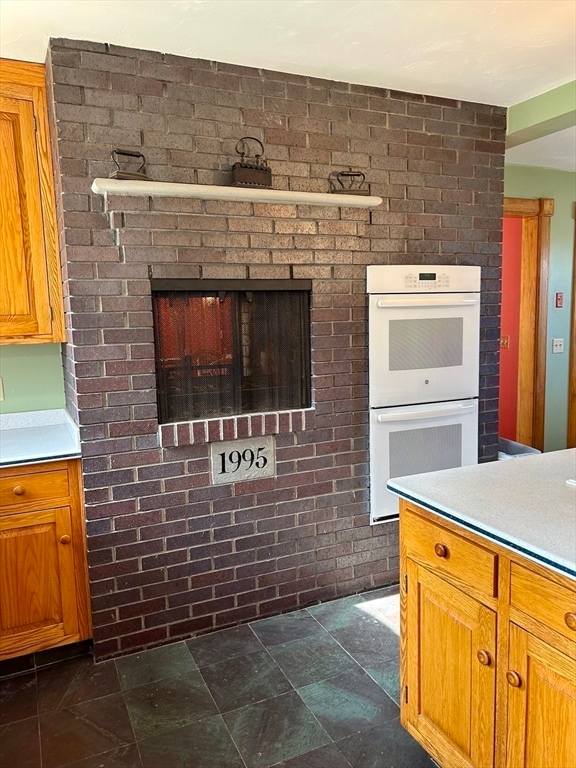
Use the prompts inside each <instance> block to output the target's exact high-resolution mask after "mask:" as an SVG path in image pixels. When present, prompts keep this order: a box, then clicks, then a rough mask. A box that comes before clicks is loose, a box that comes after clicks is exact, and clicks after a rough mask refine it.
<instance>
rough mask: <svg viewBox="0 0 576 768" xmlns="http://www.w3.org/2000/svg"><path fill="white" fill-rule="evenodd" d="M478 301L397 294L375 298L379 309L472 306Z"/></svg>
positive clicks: (475, 299) (478, 300)
mask: <svg viewBox="0 0 576 768" xmlns="http://www.w3.org/2000/svg"><path fill="white" fill-rule="evenodd" d="M479 303H480V299H477V298H474V299H472V298H470V299H450V298H448V297H447V296H446V297H442V298H439V297H433V296H426V298H424V297H422V298H420V297H419V296H418V297H411V296H403V297H402V298H398V297H397V296H393V297H392V296H391V297H390V298H383V299H377V301H376V306H377V307H379V308H381V309H390V308H392V307H399V308H400V309H404V308H411V307H473V306H476V305H477V304H479Z"/></svg>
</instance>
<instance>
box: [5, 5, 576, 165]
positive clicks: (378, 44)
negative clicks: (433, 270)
mask: <svg viewBox="0 0 576 768" xmlns="http://www.w3.org/2000/svg"><path fill="white" fill-rule="evenodd" d="M50 37H69V38H73V39H81V40H94V41H98V42H107V43H115V44H119V45H125V46H129V47H134V48H146V49H151V50H156V51H162V52H168V53H176V54H181V55H184V56H190V57H193V58H204V59H213V60H216V61H224V62H230V63H234V64H243V65H247V66H253V67H260V68H265V69H275V70H280V71H284V72H292V73H297V74H303V75H310V76H316V77H322V78H328V79H333V80H341V81H345V82H354V83H362V84H365V85H376V86H380V87H384V88H393V89H396V90H404V91H411V92H415V93H424V94H432V95H436V96H445V97H448V98H453V99H462V100H465V101H476V102H483V103H487V104H497V105H500V106H511V105H513V104H517V103H518V102H521V101H524V100H526V99H529V98H531V97H533V96H536V95H539V94H541V93H544V92H546V91H549V90H551V89H552V88H555V87H557V86H559V85H563V84H564V83H567V82H571V81H572V80H574V79H575V78H576V3H575V2H574V0H0V55H2V56H3V57H6V58H15V59H22V60H25V61H44V58H45V54H46V48H47V45H48V40H49V38H50ZM561 134H565V135H564V136H562V135H561ZM569 134H570V130H569V131H568V132H566V131H562V132H558V133H557V134H553V135H552V137H546V139H539V140H537V141H533V142H530V143H529V144H525V145H521V146H519V147H514V148H513V149H512V150H509V152H510V153H513V155H512V154H511V155H510V161H511V162H514V163H517V162H518V163H521V164H528V165H545V166H546V167H559V165H560V167H562V168H563V169H566V170H575V167H574V166H575V165H576V157H575V156H576V136H575V132H574V131H572V133H571V134H570V135H569ZM562 139H564V141H561V140H562ZM550 142H551V144H552V146H551V149H552V154H553V155H554V156H555V157H554V158H551V159H550V160H548V159H547V157H548V155H549V154H550ZM529 147H530V150H529V151H528V153H527V155H526V153H524V154H523V151H522V150H523V148H524V149H526V148H529ZM512 158H514V159H512ZM526 158H528V162H525V161H526ZM547 163H556V164H555V165H548V164H547Z"/></svg>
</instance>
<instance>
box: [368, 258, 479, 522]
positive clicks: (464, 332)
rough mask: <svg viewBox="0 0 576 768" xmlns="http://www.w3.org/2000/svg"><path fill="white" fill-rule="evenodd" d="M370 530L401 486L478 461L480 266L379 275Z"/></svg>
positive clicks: (391, 269) (374, 287)
mask: <svg viewBox="0 0 576 768" xmlns="http://www.w3.org/2000/svg"><path fill="white" fill-rule="evenodd" d="M367 290H368V300H369V309H368V362H369V406H370V522H371V523H380V522H385V521H387V520H392V519H395V518H397V517H398V498H397V496H395V495H393V494H392V493H390V492H389V491H388V490H387V488H386V484H387V482H388V480H389V479H390V478H391V477H399V476H403V475H413V474H416V473H419V472H432V471H434V470H439V469H450V468H452V467H460V466H464V465H466V464H475V463H477V461H478V386H479V381H478V380H479V358H480V267H469V266H422V265H418V266H407V265H391V266H369V267H368V268H367Z"/></svg>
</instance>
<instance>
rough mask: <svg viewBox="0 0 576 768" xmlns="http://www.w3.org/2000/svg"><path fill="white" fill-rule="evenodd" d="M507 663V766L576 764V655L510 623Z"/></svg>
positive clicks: (538, 767) (547, 767)
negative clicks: (572, 655)
mask: <svg viewBox="0 0 576 768" xmlns="http://www.w3.org/2000/svg"><path fill="white" fill-rule="evenodd" d="M508 662H509V663H508V674H507V676H506V678H507V684H508V733H507V751H506V768H574V766H575V765H576V654H575V658H570V657H569V656H566V655H565V654H563V653H561V652H560V651H558V650H556V649H555V648H553V647H552V646H550V645H548V644H547V643H543V642H542V641H541V640H539V639H538V638H536V637H534V636H533V635H531V634H530V633H529V632H526V630H524V629H521V628H520V627H518V626H516V625H515V624H511V625H510V650H509V657H508Z"/></svg>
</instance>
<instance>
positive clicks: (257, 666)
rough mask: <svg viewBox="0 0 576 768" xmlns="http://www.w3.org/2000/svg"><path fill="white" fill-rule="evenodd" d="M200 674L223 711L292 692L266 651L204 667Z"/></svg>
mask: <svg viewBox="0 0 576 768" xmlns="http://www.w3.org/2000/svg"><path fill="white" fill-rule="evenodd" d="M201 674H202V677H203V678H204V682H205V683H206V685H207V686H208V688H209V690H210V693H211V694H212V696H213V697H214V701H215V702H216V704H217V706H218V709H219V710H220V712H229V711H230V710H232V709H238V708H239V707H244V706H246V705H248V704H253V703H255V702H256V701H262V699H270V698H272V697H273V696H278V695H279V694H281V693H287V692H288V691H290V690H291V689H292V686H291V685H290V683H289V682H288V680H287V679H286V677H285V676H284V675H283V673H282V672H281V671H280V669H279V668H278V666H277V665H276V664H275V663H274V661H273V660H272V658H271V657H270V654H269V653H268V652H267V651H265V650H264V649H262V650H261V651H257V652H256V653H250V654H248V656H237V657H235V658H233V659H228V660H226V661H223V662H221V663H220V664H211V665H210V666H209V667H202V669H201Z"/></svg>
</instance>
